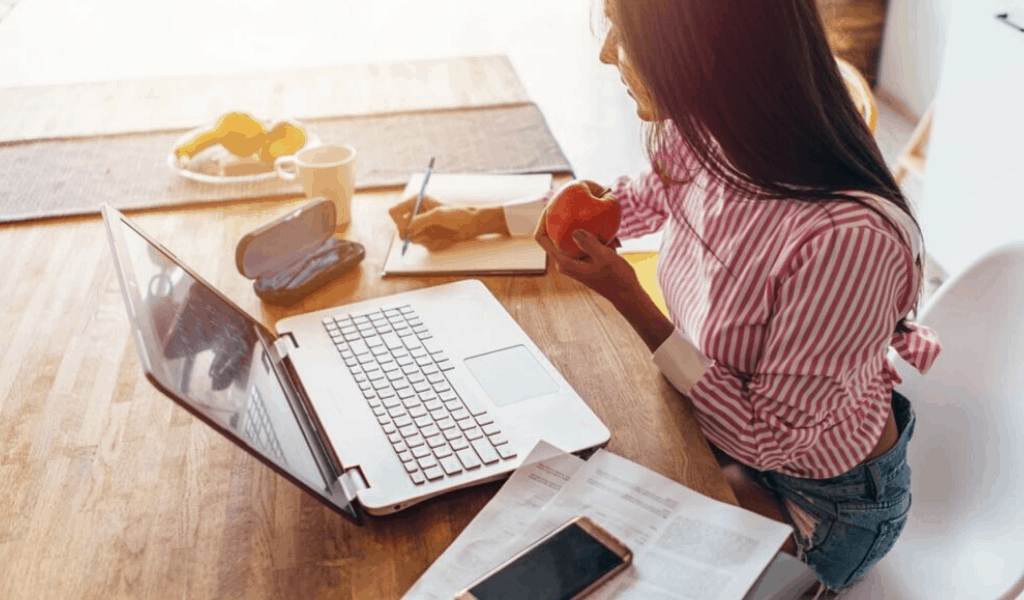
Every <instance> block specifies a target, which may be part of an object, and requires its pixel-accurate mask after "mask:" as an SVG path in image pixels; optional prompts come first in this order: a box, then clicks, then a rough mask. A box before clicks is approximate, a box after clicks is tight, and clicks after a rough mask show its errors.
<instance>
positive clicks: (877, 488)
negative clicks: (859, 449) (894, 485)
mask: <svg viewBox="0 0 1024 600" xmlns="http://www.w3.org/2000/svg"><path fill="white" fill-rule="evenodd" d="M864 468H866V469H867V470H868V479H870V480H871V487H872V488H874V495H875V502H878V501H879V500H880V499H881V497H882V492H883V491H885V490H884V489H883V488H884V487H885V484H884V483H883V482H882V476H881V474H879V472H878V465H876V464H875V463H874V461H872V462H870V463H868V464H866V465H864Z"/></svg>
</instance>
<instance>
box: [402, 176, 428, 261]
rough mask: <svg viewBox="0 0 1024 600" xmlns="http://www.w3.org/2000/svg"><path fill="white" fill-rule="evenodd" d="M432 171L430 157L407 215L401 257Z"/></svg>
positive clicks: (403, 254) (406, 246) (407, 245)
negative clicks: (418, 191) (418, 190)
mask: <svg viewBox="0 0 1024 600" xmlns="http://www.w3.org/2000/svg"><path fill="white" fill-rule="evenodd" d="M433 170H434V157H433V156H431V157H430V164H428V165H427V170H426V171H424V172H423V184H422V185H421V186H420V193H419V195H418V196H416V204H414V205H413V207H412V214H411V215H409V224H408V225H407V226H406V233H405V241H404V242H403V243H402V256H405V251H406V249H407V248H408V247H409V230H408V228H409V227H411V226H412V220H413V219H415V218H416V215H417V214H418V213H419V212H420V206H422V205H423V193H424V192H426V191H427V182H428V181H430V173H431V171H433Z"/></svg>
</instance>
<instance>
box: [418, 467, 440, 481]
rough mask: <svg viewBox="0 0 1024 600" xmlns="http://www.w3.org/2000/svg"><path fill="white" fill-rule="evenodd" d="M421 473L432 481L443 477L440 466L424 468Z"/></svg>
mask: <svg viewBox="0 0 1024 600" xmlns="http://www.w3.org/2000/svg"><path fill="white" fill-rule="evenodd" d="M423 474H424V475H425V476H426V477H427V479H429V480H431V481H434V480H435V479H441V478H442V477H444V473H443V472H442V471H441V467H430V468H429V469H424V470H423Z"/></svg>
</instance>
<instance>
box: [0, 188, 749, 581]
mask: <svg viewBox="0 0 1024 600" xmlns="http://www.w3.org/2000/svg"><path fill="white" fill-rule="evenodd" d="M399 191H400V190H397V189H396V190H383V191H381V190H378V191H374V192H367V193H360V194H357V196H356V197H355V200H354V205H353V215H354V221H353V223H352V225H351V226H349V227H348V228H347V229H346V230H344V231H341V232H339V235H341V236H343V237H344V238H346V239H351V240H355V241H358V242H360V243H362V244H364V245H365V246H366V249H367V255H366V259H365V260H364V262H363V263H362V264H361V265H360V267H359V268H358V269H357V270H355V271H353V272H350V273H348V274H346V275H345V276H343V277H342V278H340V279H339V280H337V281H335V282H334V283H332V284H330V285H328V286H326V287H325V288H324V289H322V290H321V291H319V292H317V293H315V294H314V295H312V296H310V297H309V298H307V299H306V300H305V301H304V302H303V303H302V304H300V305H299V306H296V307H294V308H291V309H287V310H286V309H279V308H269V307H266V306H264V305H263V304H262V303H261V302H260V301H259V299H258V298H257V297H256V296H255V294H254V293H253V290H252V282H251V281H249V280H246V279H245V278H244V277H242V276H241V275H240V274H239V273H238V272H237V271H236V268H235V265H234V259H233V256H234V248H235V244H236V243H237V241H238V240H239V239H240V238H241V236H242V235H243V234H244V233H246V232H248V231H250V230H252V229H254V228H255V227H257V226H258V225H260V224H262V223H264V222H266V221H268V220H269V219H271V218H272V217H274V216H275V215H277V214H281V213H283V212H285V211H287V210H289V209H290V208H292V207H294V206H296V205H297V204H298V203H299V200H297V199H292V200H284V201H282V200H274V201H270V200H266V201H250V202H245V203H228V204H223V205H217V206H203V207H191V208H184V209H179V210H165V211H160V212H149V213H143V214H136V215H131V216H132V217H133V218H134V219H135V220H136V221H137V222H138V223H139V224H140V226H141V227H142V228H143V229H144V230H146V231H147V232H148V233H149V234H150V235H152V236H154V237H155V238H156V239H157V240H159V241H160V242H162V243H163V244H165V245H166V246H167V247H168V248H170V249H171V250H172V251H173V252H174V253H175V254H177V255H178V256H179V257H180V258H181V259H182V260H184V261H185V262H186V263H187V264H189V265H191V266H192V267H193V268H194V269H195V270H196V271H197V272H198V273H199V274H200V275H201V276H203V277H204V278H206V279H208V280H209V281H210V282H212V283H213V284H214V285H216V286H217V287H219V288H220V289H221V290H222V291H223V292H224V293H225V294H227V295H228V296H229V297H230V298H231V299H232V300H234V301H235V302H236V303H238V304H239V305H240V306H242V307H243V308H244V309H245V310H247V311H249V312H250V313H251V314H253V315H254V316H256V318H258V319H260V320H262V321H263V322H264V323H265V324H266V325H267V326H269V327H270V328H271V329H272V328H273V325H274V323H275V322H276V320H278V319H280V318H282V317H284V316H286V315H290V314H294V313H297V312H304V311H308V310H314V309H319V308H325V307H329V306H333V305H337V304H342V303H347V302H352V301H356V300H361V299H366V298H372V297H376V296H381V295H384V294H389V293H394V292H399V291H402V290H408V289H413V288H417V287H422V286H425V285H433V284H438V283H443V282H447V281H451V280H453V278H450V277H435V278H392V279H386V280H382V279H381V278H380V277H379V272H380V267H381V264H382V262H383V260H384V254H385V252H386V249H387V245H388V241H389V240H390V237H391V235H392V231H393V229H392V227H393V226H392V224H391V222H390V220H389V219H388V217H387V215H386V213H385V209H386V207H387V206H389V205H390V204H392V203H393V202H395V201H396V200H397V195H398V193H399ZM0 256H3V258H4V260H3V264H4V267H3V269H2V270H0V304H2V306H3V312H2V317H0V318H2V321H0V326H2V329H3V331H4V335H3V336H2V338H0V439H2V440H3V442H2V446H0V477H2V479H3V481H4V485H3V486H2V488H0V565H2V566H0V598H5V599H14V598H105V599H109V598H241V597H245V598H341V599H347V598H360V599H362V598H366V599H387V598H399V597H400V596H401V595H402V593H403V592H404V591H405V590H407V589H408V588H409V587H410V586H411V585H412V583H413V582H414V581H415V580H416V578H417V577H419V575H420V574H421V573H422V572H423V571H424V570H425V569H426V568H427V566H429V565H430V563H431V562H432V561H433V559H434V558H436V557H437V556H438V555H439V554H440V553H441V552H442V551H443V550H444V549H445V548H446V547H447V545H448V544H449V543H450V542H451V541H452V540H453V539H454V537H455V536H457V535H458V533H459V531H461V530H462V528H463V527H464V526H465V525H466V524H467V523H468V522H469V521H470V520H471V519H472V517H473V516H474V515H475V514H476V512H477V511H478V510H479V509H480V508H481V507H482V506H483V505H484V504H485V503H486V502H487V501H488V499H489V498H490V497H491V496H492V495H493V494H494V492H495V491H496V490H497V489H498V488H499V487H500V483H491V484H487V485H483V486H480V487H477V488H473V489H469V490H463V491H458V492H455V493H452V494H450V495H447V496H444V497H441V498H437V499H433V500H430V501H428V502H425V503H422V504H420V505H417V506H415V507H412V508H411V509H409V510H406V511H402V512H401V513H398V514H396V515H392V516H390V517H385V518H373V519H370V520H369V522H368V523H367V524H366V525H365V526H363V527H357V526H354V525H352V524H350V523H349V522H347V521H346V520H344V519H342V518H341V517H339V516H338V515H337V514H335V513H333V512H331V511H330V510H329V509H327V508H325V507H323V506H322V505H321V504H320V503H319V502H318V501H316V500H314V499H313V498H312V497H310V496H308V495H306V494H305V493H303V492H302V491H301V490H299V489H298V488H297V487H295V486H293V485H291V484H290V483H288V482H287V481H286V480H284V479H283V478H281V477H279V476H277V475H276V474H275V473H274V472H273V471H271V470H270V469H269V468H267V467H265V466H264V465H262V464H261V463H258V462H257V461H255V460H254V459H252V458H251V457H250V456H249V455H248V454H246V453H245V452H243V451H242V450H240V449H238V448H236V447H235V446H233V445H232V444H231V443H230V442H228V441H227V440H226V439H224V438H221V437H220V436H218V435H217V434H216V433H215V432H213V431H212V430H211V429H209V428H207V427H206V426H205V425H203V424H202V423H201V422H199V421H198V420H196V419H195V418H193V417H191V416H190V415H189V414H188V413H186V412H185V411H184V410H183V409H181V408H179V407H177V405H175V404H174V403H172V402H171V401H170V400H169V399H167V398H166V397H164V396H162V395H161V394H160V393H159V392H157V391H156V390H155V389H154V388H152V387H151V386H150V385H149V383H148V382H147V381H146V380H145V379H144V377H143V375H142V371H141V368H140V365H139V361H138V357H137V355H136V353H135V348H134V346H133V344H132V342H131V340H130V339H129V329H128V321H127V318H126V315H125V309H124V306H123V302H122V299H121V292H120V289H119V286H118V281H117V277H116V274H115V272H114V265H113V260H112V257H111V254H110V250H109V248H108V246H107V241H106V232H105V228H104V226H103V223H102V221H101V220H100V219H98V218H95V217H87V218H86V217H83V218H71V219H59V220H51V221H47V222H41V223H32V224H16V225H7V226H2V227H0ZM482 279H483V281H484V283H485V284H486V285H487V286H488V287H489V288H490V289H491V290H492V291H493V292H494V293H495V294H496V295H497V297H498V298H499V299H500V300H501V302H502V304H503V305H504V306H505V307H506V308H507V309H508V311H509V312H510V313H511V314H512V315H513V316H514V317H515V318H516V320H517V321H518V322H519V323H520V324H521V325H522V326H523V328H524V329H525V330H526V332H527V333H528V334H529V335H530V336H531V337H532V338H533V339H534V340H535V341H536V343H537V344H538V346H540V348H541V349H542V350H543V351H544V352H545V353H546V354H547V355H548V356H549V357H550V359H551V360H552V362H553V363H554V364H555V365H556V367H557V368H558V369H559V370H560V371H561V372H562V373H563V374H564V375H565V376H566V378H567V379H568V380H569V382H570V383H571V384H572V385H573V386H574V387H575V389H576V390H577V391H578V392H579V393H580V395H582V396H583V397H584V398H585V399H586V400H587V401H588V403H589V404H590V405H591V406H592V407H593V408H594V410H595V411H596V412H597V414H598V415H599V416H600V417H601V418H602V419H603V420H604V421H605V423H607V425H608V426H609V428H610V429H611V431H612V439H611V442H610V444H609V446H608V448H609V450H611V451H613V452H616V453H618V454H621V455H623V456H625V457H626V458H629V459H631V460H634V461H636V462H638V463H640V464H643V465H645V466H647V467H650V468H651V469H654V470H655V471H657V472H659V473H662V474H664V475H666V476H668V477H671V478H672V479H675V480H676V481H680V482H682V483H684V484H686V485H688V486H690V487H692V488H693V489H695V490H697V491H699V492H702V493H705V494H707V495H709V496H711V497H714V498H718V499H721V500H725V501H729V502H735V498H734V497H733V495H732V492H731V490H730V489H729V487H728V485H727V483H726V481H725V479H724V477H723V475H722V473H721V471H720V470H719V468H718V465H717V463H716V461H715V460H714V458H713V456H712V454H711V452H710V450H709V448H708V445H707V443H706V441H705V439H704V437H703V436H702V434H701V433H700V431H699V429H698V428H697V426H696V423H695V421H694V420H693V418H692V413H691V408H690V405H689V403H688V401H687V400H686V398H685V397H683V396H681V395H680V394H678V393H676V392H675V391H674V390H673V389H672V388H671V386H670V385H669V384H668V383H667V381H666V380H665V379H664V378H663V377H662V376H661V375H660V374H659V372H658V370H657V368H656V367H654V365H653V364H652V363H651V360H650V355H649V353H648V352H647V350H646V348H645V347H644V346H643V344H642V343H641V342H640V341H639V339H638V338H637V336H636V335H635V334H634V333H633V331H632V330H631V329H630V328H629V326H628V324H627V323H626V322H625V320H624V319H622V318H621V317H620V316H619V315H618V313H616V312H615V310H614V309H613V308H612V307H611V305H610V304H609V303H607V302H605V301H604V300H603V299H602V298H600V297H598V296H597V295H595V294H594V293H592V292H590V291H589V290H587V289H586V288H584V287H583V286H581V285H579V284H577V283H576V282H574V281H572V280H571V279H569V278H567V277H565V276H563V275H561V274H559V273H557V272H554V270H553V269H549V272H548V273H547V274H546V275H544V276H536V277H484V278H482Z"/></svg>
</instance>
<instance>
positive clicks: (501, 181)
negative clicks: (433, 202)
mask: <svg viewBox="0 0 1024 600" xmlns="http://www.w3.org/2000/svg"><path fill="white" fill-rule="evenodd" d="M422 181H423V174H422V173H417V174H415V175H413V176H412V177H411V178H410V179H409V183H408V184H407V185H406V187H405V190H404V191H403V192H402V196H401V197H402V198H411V197H414V196H415V195H416V194H417V193H418V192H419V189H420V184H421V182H422ZM551 183H552V176H551V174H550V173H541V174H529V175H486V174H453V173H434V174H432V175H431V176H430V181H429V182H428V183H427V195H428V196H431V197H433V198H435V199H437V200H439V201H441V202H444V203H446V204H465V205H474V206H482V205H491V206H494V205H501V204H505V203H507V202H510V201H513V200H519V199H523V198H528V197H539V196H541V195H543V194H544V193H545V192H547V191H548V190H550V189H551ZM546 267H547V254H546V253H545V252H544V249H543V248H541V247H540V246H539V245H537V243H536V242H534V241H533V238H531V237H520V238H511V237H508V236H501V235H496V234H494V235H485V236H481V237H479V238H477V239H475V240H469V241H466V242H460V243H458V244H456V245H454V246H452V247H451V248H448V249H447V250H443V251H440V252H431V251H429V250H427V248H426V247H424V246H421V245H419V244H409V249H408V250H407V251H406V253H405V256H402V239H401V237H400V236H399V235H398V232H397V230H396V231H395V234H394V237H393V239H392V240H391V247H390V248H389V249H388V256H387V259H386V260H385V261H384V267H383V269H382V271H381V275H382V276H384V277H388V276H394V275H469V274H473V275H512V274H515V275H540V274H543V273H544V271H545V269H546Z"/></svg>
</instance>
